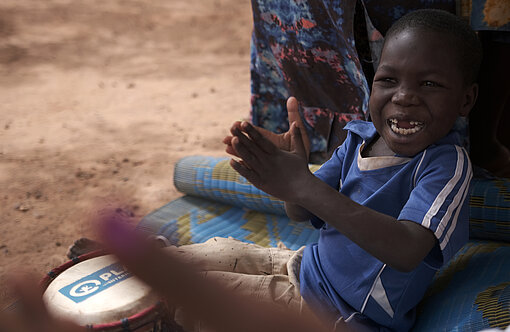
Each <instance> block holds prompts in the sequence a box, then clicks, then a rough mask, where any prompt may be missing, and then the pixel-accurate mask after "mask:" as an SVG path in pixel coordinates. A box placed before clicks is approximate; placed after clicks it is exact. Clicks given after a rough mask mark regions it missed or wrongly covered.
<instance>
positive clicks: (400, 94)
mask: <svg viewBox="0 0 510 332" xmlns="http://www.w3.org/2000/svg"><path fill="white" fill-rule="evenodd" d="M391 102H392V103H394V104H397V105H400V106H414V105H418V104H419V102H420V100H419V98H418V96H417V95H416V94H415V93H414V92H413V91H412V90H410V89H406V88H401V89H399V90H398V91H396V92H395V93H394V94H393V96H392V97H391Z"/></svg>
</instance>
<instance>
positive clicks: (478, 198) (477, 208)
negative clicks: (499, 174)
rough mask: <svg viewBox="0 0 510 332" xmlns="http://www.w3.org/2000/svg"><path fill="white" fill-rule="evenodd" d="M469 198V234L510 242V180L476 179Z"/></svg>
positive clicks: (476, 237) (473, 236)
mask: <svg viewBox="0 0 510 332" xmlns="http://www.w3.org/2000/svg"><path fill="white" fill-rule="evenodd" d="M471 188H472V189H471V197H470V200H469V205H470V211H469V223H470V225H469V235H470V237H471V238H473V239H485V240H495V241H506V242H510V180H509V179H498V178H495V179H476V178H475V179H474V180H473V181H472V183H471Z"/></svg>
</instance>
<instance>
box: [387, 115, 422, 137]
mask: <svg viewBox="0 0 510 332" xmlns="http://www.w3.org/2000/svg"><path fill="white" fill-rule="evenodd" d="M409 124H410V125H411V126H412V128H400V127H399V126H398V120H397V119H390V128H391V130H392V131H393V132H395V133H397V134H400V135H411V134H414V133H417V132H418V131H420V130H421V128H422V127H423V123H421V122H418V121H409Z"/></svg>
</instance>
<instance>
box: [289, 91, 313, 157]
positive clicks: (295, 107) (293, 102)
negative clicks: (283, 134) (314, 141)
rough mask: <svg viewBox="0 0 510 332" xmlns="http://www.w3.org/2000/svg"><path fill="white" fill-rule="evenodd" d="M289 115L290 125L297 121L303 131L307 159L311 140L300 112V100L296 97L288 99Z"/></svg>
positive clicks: (302, 136) (302, 138)
mask: <svg viewBox="0 0 510 332" xmlns="http://www.w3.org/2000/svg"><path fill="white" fill-rule="evenodd" d="M287 115H288V118H289V127H290V126H292V123H294V122H295V123H296V124H297V125H298V127H299V129H300V131H301V140H302V142H303V146H304V148H305V152H306V159H307V160H308V154H309V153H310V140H309V138H308V134H307V133H306V130H305V125H304V123H303V119H302V118H301V115H300V114H299V103H298V100H297V99H296V98H295V97H289V98H288V99H287Z"/></svg>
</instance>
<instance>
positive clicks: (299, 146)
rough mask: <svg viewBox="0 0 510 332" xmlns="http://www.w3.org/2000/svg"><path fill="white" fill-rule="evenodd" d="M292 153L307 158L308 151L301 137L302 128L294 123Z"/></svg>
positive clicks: (291, 134)
mask: <svg viewBox="0 0 510 332" xmlns="http://www.w3.org/2000/svg"><path fill="white" fill-rule="evenodd" d="M290 137H291V151H292V152H294V153H296V154H298V155H300V156H302V157H303V158H306V149H305V146H304V144H303V138H302V136H301V128H300V127H299V126H298V125H297V124H296V123H295V122H294V123H292V125H291V127H290Z"/></svg>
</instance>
